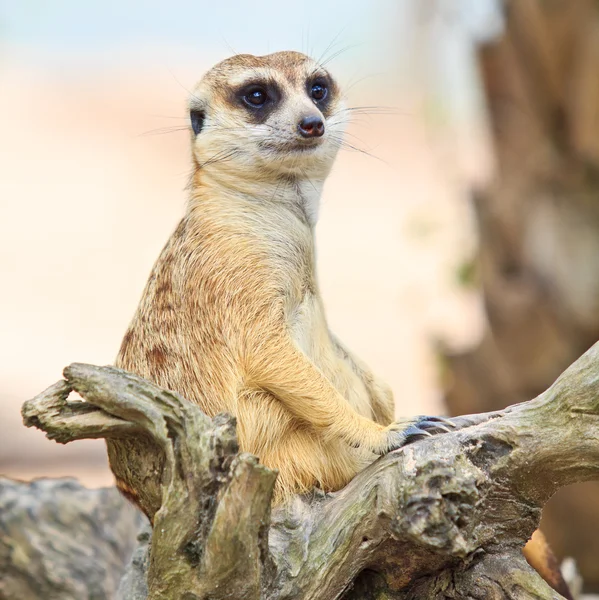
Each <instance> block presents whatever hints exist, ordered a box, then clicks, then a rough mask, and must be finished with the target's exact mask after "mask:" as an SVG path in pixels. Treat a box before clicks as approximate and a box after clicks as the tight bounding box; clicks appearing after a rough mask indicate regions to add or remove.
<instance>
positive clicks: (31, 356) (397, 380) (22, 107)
mask: <svg viewBox="0 0 599 600" xmlns="http://www.w3.org/2000/svg"><path fill="white" fill-rule="evenodd" d="M426 40H427V38H426V36H425V37H423V38H420V39H419V40H418V44H420V46H419V48H420V50H422V49H423V48H425V49H426V48H428V46H427V44H426ZM222 46H223V44H221V47H220V48H218V51H215V52H205V53H202V52H196V55H195V56H194V60H187V61H183V60H180V61H176V63H175V64H176V69H175V70H174V71H173V70H171V69H170V68H168V67H165V61H160V60H157V61H153V60H144V61H143V62H142V60H141V58H140V57H141V55H142V54H143V53H142V52H141V50H140V49H139V48H137V49H136V50H135V52H134V53H131V52H129V54H128V53H127V51H125V50H123V54H122V55H119V54H118V52H117V51H116V50H114V49H113V50H112V54H111V57H110V60H99V59H98V55H97V54H96V55H94V60H93V61H91V59H90V61H87V60H84V58H85V57H84V56H78V55H77V54H76V53H75V54H69V60H63V59H57V58H48V57H44V56H43V53H41V54H40V49H39V48H38V49H37V50H36V51H35V52H33V53H32V52H31V51H30V49H29V48H28V47H27V46H26V45H25V46H18V45H15V46H14V47H11V48H9V49H10V50H11V51H9V52H8V51H5V52H4V53H3V54H2V55H1V56H2V61H1V63H0V90H1V93H0V281H1V282H2V284H1V288H0V289H1V295H0V341H1V343H0V473H3V474H6V475H10V476H18V477H23V478H30V477H34V476H38V475H52V476H57V475H67V474H71V475H76V476H78V477H80V478H81V479H82V480H83V481H84V482H85V483H87V484H89V485H100V484H106V483H110V481H111V477H110V473H109V471H108V469H107V466H106V459H105V452H104V449H103V443H102V442H78V443H76V444H72V445H69V446H59V445H57V444H55V443H53V442H49V441H46V440H45V439H44V437H43V435H42V434H41V433H40V432H37V431H32V430H27V429H25V428H24V427H23V426H22V425H21V418H20V414H19V409H20V405H21V404H22V402H23V401H24V400H26V399H28V398H30V397H32V396H34V395H35V394H37V393H39V392H40V391H41V390H43V389H44V388H46V387H47V386H49V385H50V384H52V383H54V382H55V381H56V380H58V379H59V378H60V376H61V371H62V369H63V367H64V366H66V365H67V364H69V363H70V362H75V361H76V362H89V363H95V364H109V363H111V362H112V360H113V359H114V357H115V355H116V352H117V350H118V347H119V345H120V340H121V338H122V335H123V333H124V331H125V329H126V327H127V325H128V322H129V320H130V318H131V316H132V314H133V312H134V310H135V307H136V305H137V302H138V300H139V297H140V294H141V291H142V288H143V286H144V284H145V281H146V279H147V277H148V274H149V271H150V269H151V266H152V264H153V262H154V260H155V259H156V257H157V256H158V253H159V251H160V249H161V248H162V246H163V245H164V243H165V242H166V240H167V238H168V236H169V235H170V233H171V231H172V230H173V229H174V227H175V225H176V223H177V222H178V219H179V218H180V216H181V215H182V213H183V210H184V205H185V201H186V194H185V191H184V186H185V184H186V180H187V176H188V172H189V164H190V163H189V158H188V135H187V133H186V132H184V131H169V132H168V133H159V132H157V131H156V130H159V131H162V130H163V129H164V128H173V127H175V128H176V127H181V126H183V125H184V124H185V123H186V121H185V110H184V107H185V102H186V97H187V91H186V89H188V88H189V87H190V86H191V85H192V84H193V82H194V81H195V80H196V79H198V78H199V77H200V76H201V74H202V73H203V71H205V70H206V69H207V68H208V67H210V66H211V64H212V63H213V62H214V60H215V59H216V58H224V57H225V56H226V55H227V54H230V53H231V52H230V51H229V50H228V49H227V48H226V47H225V48H223V47H222ZM290 47H292V46H290ZM270 49H271V50H273V49H276V48H270ZM298 49H301V48H298ZM4 50H6V47H5V48H4ZM250 50H251V48H250ZM219 53H220V55H219ZM175 54H176V53H175ZM458 54H459V52H458ZM181 55H182V54H181V53H179V54H178V55H177V56H181ZM198 55H199V56H198ZM150 56H151V57H156V56H162V57H164V56H169V57H170V58H169V60H170V61H171V64H172V63H173V62H175V59H173V58H172V57H173V56H174V54H173V51H172V48H171V49H170V50H168V51H165V52H160V51H159V50H157V49H156V48H153V49H152V53H151V54H150ZM456 56H457V55H456ZM418 57H419V60H420V61H424V62H422V63H421V64H422V65H425V66H426V60H425V59H426V54H424V55H423V53H422V52H419V53H418ZM428 58H429V59H430V56H429V57H428ZM348 60H349V61H350V62H351V59H348ZM142 64H143V67H142V66H141V65H142ZM329 66H330V68H331V70H332V71H333V72H334V73H335V72H336V71H335V68H336V67H335V63H332V64H331V65H329ZM429 66H430V65H429ZM396 67H397V65H395V63H394V64H392V65H389V69H395V68H396ZM339 70H340V71H341V72H342V73H344V74H346V73H347V72H349V71H348V69H347V62H346V63H345V64H344V63H343V60H341V64H340V66H339ZM367 70H368V67H367ZM397 72H398V71H397ZM344 76H345V75H344ZM347 79H348V77H345V80H342V83H344V82H346V81H347ZM430 81H431V79H430V78H428V79H427V78H425V79H424V80H417V79H416V80H414V79H413V80H411V81H408V80H406V79H404V80H403V81H402V82H400V80H399V79H393V78H391V81H390V80H389V78H387V79H386V80H385V84H384V85H383V84H380V83H376V82H375V83H372V82H369V83H367V84H366V85H356V86H355V87H354V88H352V91H351V92H350V103H352V104H369V105H370V104H384V105H391V106H394V107H396V108H397V113H398V114H395V115H394V116H375V117H368V118H361V119H360V120H359V122H357V123H354V124H353V125H352V127H351V129H350V133H351V134H353V135H355V136H357V141H356V138H354V139H353V140H352V143H357V144H358V145H359V146H360V148H362V149H365V150H367V151H370V152H372V153H373V154H375V155H376V157H377V158H372V157H370V156H366V155H364V154H362V153H356V152H354V153H352V152H341V154H340V156H339V158H338V162H337V164H336V167H335V169H334V172H333V174H332V175H331V177H330V180H329V182H328V184H327V186H326V187H325V192H324V198H323V205H322V213H321V220H320V222H319V225H318V228H317V236H318V242H317V243H318V262H319V265H318V266H319V274H320V279H321V286H322V290H323V294H324V299H325V303H326V307H327V310H328V315H329V320H330V323H331V326H332V328H333V330H334V331H335V332H336V333H337V334H338V335H339V336H340V337H341V339H343V340H344V341H345V342H346V343H347V344H348V345H349V346H350V347H351V348H352V349H353V350H354V351H356V353H358V354H359V355H360V356H362V357H363V358H364V359H365V360H366V361H367V362H368V363H369V364H370V365H371V366H372V367H373V369H375V370H376V371H377V372H378V373H379V374H381V375H382V376H383V377H384V378H386V379H387V381H389V383H390V384H391V385H392V387H393V389H394V391H395V395H396V399H397V402H396V411H397V413H398V414H404V415H405V414H417V413H441V412H443V407H442V403H441V396H440V392H439V385H438V372H437V366H436V363H435V358H434V352H433V349H432V343H433V342H434V341H435V340H439V339H442V340H444V341H445V343H448V344H452V345H454V346H464V345H467V344H470V343H472V342H473V341H475V340H476V339H477V336H478V335H479V333H480V330H481V324H482V318H483V317H482V311H481V308H480V300H479V298H478V296H477V295H476V293H474V292H473V291H471V290H468V289H464V288H463V287H461V286H460V284H459V276H458V273H459V270H460V267H461V265H462V264H463V263H464V262H465V261H467V260H468V258H469V257H470V255H471V253H472V250H473V248H474V244H475V241H476V240H475V239H474V235H473V223H472V214H471V211H470V207H469V202H468V200H469V189H470V186H471V185H473V183H475V182H480V181H481V180H484V178H485V177H486V176H488V173H489V170H490V162H491V161H490V159H489V150H488V147H487V146H486V144H485V136H484V130H482V129H481V127H480V115H479V116H478V117H476V116H475V117H472V118H468V119H467V123H465V122H464V121H463V120H462V121H460V119H459V118H458V119H457V120H455V119H454V121H453V123H452V121H451V119H449V120H448V119H444V118H441V117H443V114H444V113H443V111H444V104H443V101H444V99H446V98H445V97H444V96H443V95H442V94H439V92H438V90H437V93H436V94H435V91H434V90H432V91H431V89H430V87H427V85H428V83H430ZM427 82H428V83H427ZM400 84H401V85H400ZM458 112H459V111H458ZM439 115H441V117H439ZM460 118H461V117H460ZM477 119H478V120H477ZM465 125H466V126H465Z"/></svg>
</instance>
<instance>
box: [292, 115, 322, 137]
mask: <svg viewBox="0 0 599 600" xmlns="http://www.w3.org/2000/svg"><path fill="white" fill-rule="evenodd" d="M297 129H298V131H299V132H300V135H301V136H302V137H305V138H311V137H321V136H322V135H323V134H324V123H323V122H322V119H321V118H320V117H316V116H313V115H312V116H310V117H304V118H303V119H302V120H301V121H300V122H299V124H298V126H297Z"/></svg>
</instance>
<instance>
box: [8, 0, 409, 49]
mask: <svg viewBox="0 0 599 600" xmlns="http://www.w3.org/2000/svg"><path fill="white" fill-rule="evenodd" d="M409 4H410V0H399V2H398V1H397V0H377V1H376V2H366V1H363V0H354V1H348V0H295V1H293V2H283V1H281V0H261V1H260V2H245V1H243V2H242V1H231V0H220V1H219V0H215V1H212V0H211V1H208V0H195V1H193V0H171V1H165V0H144V1H141V0H129V1H126V0H84V1H82V0H52V1H49V0H45V1H44V0H0V31H1V32H2V37H3V38H4V40H3V42H4V44H5V45H8V46H9V47H11V46H16V47H26V48H28V50H29V51H30V52H33V53H37V52H39V53H41V54H46V53H50V54H54V55H58V54H66V55H68V54H69V53H73V52H74V51H75V52H82V53H84V54H101V53H102V52H104V51H106V50H108V51H112V50H114V49H115V48H117V47H125V48H127V47H131V46H133V45H136V44H141V45H154V46H155V45H162V46H180V47H186V48H189V47H195V48H197V49H198V50H201V51H205V50H206V49H210V50H214V51H219V50H220V51H221V52H223V53H225V54H230V48H229V47H228V45H230V46H231V47H232V48H234V49H235V50H236V51H240V52H241V51H250V52H254V53H266V52H269V51H273V50H277V49H281V48H291V47H294V48H297V49H300V50H302V49H303V50H308V51H310V50H311V51H312V52H313V53H314V54H316V55H318V54H319V53H322V52H323V51H324V50H325V49H326V47H327V45H328V44H329V43H330V42H331V41H332V40H333V38H335V36H338V42H339V46H340V47H343V46H345V45H347V44H353V43H360V44H361V45H363V46H365V47H366V50H367V51H368V46H371V45H375V46H376V45H377V44H376V41H377V40H380V38H387V34H386V32H385V31H384V30H385V28H386V27H387V26H393V27H395V28H396V31H397V30H398V29H400V28H401V23H402V22H405V19H403V18H402V13H403V12H405V10H404V9H403V8H402V7H408V5H409ZM394 37H395V36H394Z"/></svg>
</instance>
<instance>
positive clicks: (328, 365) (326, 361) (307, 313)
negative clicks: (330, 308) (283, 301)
mask: <svg viewBox="0 0 599 600" xmlns="http://www.w3.org/2000/svg"><path fill="white" fill-rule="evenodd" d="M290 328H291V332H292V336H293V339H294V341H295V343H296V344H297V346H298V347H299V348H300V349H301V350H302V351H303V352H304V353H305V354H306V355H307V356H308V357H309V358H310V359H311V360H312V362H313V363H314V364H315V365H316V366H317V367H318V368H319V369H320V371H321V372H322V374H323V375H324V376H325V377H326V378H327V379H328V380H329V381H330V382H331V383H332V384H333V386H334V387H335V388H336V389H337V390H338V391H339V393H340V394H341V395H342V396H343V397H344V398H345V399H346V400H347V402H348V403H349V404H350V405H351V406H352V408H353V409H354V410H355V411H356V412H358V413H359V414H360V415H362V416H364V417H368V418H370V419H371V418H372V409H371V400H370V397H369V394H368V391H367V389H366V386H365V385H364V383H363V382H362V380H361V379H360V377H359V376H358V374H357V373H356V372H355V371H354V370H353V368H352V365H351V363H349V362H348V361H345V360H343V358H342V357H340V356H339V353H338V352H337V351H336V349H335V345H334V343H333V341H332V340H331V336H330V334H329V329H328V326H327V323H326V319H325V316H324V310H323V307H322V304H321V302H320V301H319V299H318V298H317V297H315V296H313V295H311V294H306V295H305V296H304V298H303V300H302V302H301V303H300V304H299V306H298V307H297V309H296V310H294V311H293V313H292V316H291V318H290Z"/></svg>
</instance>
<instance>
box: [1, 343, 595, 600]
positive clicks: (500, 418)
mask: <svg viewBox="0 0 599 600" xmlns="http://www.w3.org/2000/svg"><path fill="white" fill-rule="evenodd" d="M73 390H74V391H76V392H78V393H79V394H80V395H81V396H82V397H83V399H84V401H83V402H80V401H77V402H73V401H69V400H68V396H69V394H70V392H71V391H73ZM598 416H599V344H598V345H597V346H595V347H593V348H592V349H591V350H589V352H588V353H587V354H585V355H584V356H583V357H582V358H581V359H580V360H578V361H577V362H576V363H575V364H574V365H573V366H572V367H570V369H568V371H566V372H565V373H564V375H563V376H562V377H561V378H560V379H559V380H558V381H557V382H556V383H555V384H554V385H553V386H552V387H551V388H550V389H549V390H548V391H547V392H545V393H543V394H542V395H540V396H539V397H538V398H537V399H535V400H533V401H530V402H526V403H523V404H520V405H518V406H513V407H511V408H509V409H506V410H504V411H502V412H500V413H490V414H486V415H475V416H471V417H457V418H455V419H454V420H453V421H454V425H455V429H456V430H455V431H453V432H451V433H447V434H443V435H438V436H434V437H430V438H427V439H425V440H422V441H420V442H417V443H414V444H412V445H409V446H406V447H404V448H402V449H400V450H398V451H396V452H393V453H391V454H389V455H387V456H385V457H382V458H380V459H379V460H377V461H376V462H375V463H373V464H372V465H371V466H370V467H368V468H367V469H365V470H364V471H363V472H361V473H360V474H358V476H357V477H356V478H355V479H354V480H353V481H352V482H350V484H349V485H348V486H347V487H346V488H345V489H343V490H342V491H340V492H337V493H335V494H327V495H325V494H322V493H317V492H315V493H314V494H312V495H310V496H309V497H297V498H296V499H295V500H294V501H293V502H292V503H291V504H290V505H288V506H286V507H279V508H276V509H275V510H274V511H273V514H272V515H271V514H270V512H271V509H270V500H271V495H272V489H273V485H274V481H275V478H276V473H274V472H272V471H270V470H269V469H267V468H266V467H264V466H262V465H260V464H259V462H258V461H257V459H256V458H255V457H253V456H251V455H248V454H245V453H239V451H238V448H237V443H236V439H235V427H234V420H233V419H232V418H231V417H228V416H226V415H219V416H217V417H215V418H214V419H209V418H208V417H207V416H205V415H204V414H203V413H201V412H200V410H199V408H198V407H197V406H196V405H194V404H191V403H189V402H187V401H186V400H184V399H183V398H181V397H180V396H178V395H177V394H174V393H172V392H168V391H166V390H163V389H161V388H159V387H157V386H156V385H154V384H152V383H150V382H148V381H146V380H144V379H141V378H139V377H137V376H134V375H131V374H129V373H126V372H124V371H121V370H119V369H115V368H112V367H93V366H90V365H82V364H74V365H71V366H70V367H68V368H67V369H66V370H65V380H64V381H60V382H58V383H57V384H55V385H54V386H52V387H50V388H49V389H48V390H46V391H45V392H44V393H42V394H40V396H38V397H36V398H34V399H33V400H31V401H29V402H27V403H26V404H25V405H24V407H23V417H24V420H25V424H26V425H28V426H35V427H38V428H41V429H43V430H44V431H46V432H47V433H48V437H50V438H52V439H55V440H57V441H59V442H62V443H67V442H70V441H73V440H77V439H83V438H97V437H105V438H107V439H119V440H129V441H130V442H131V444H133V445H136V444H138V446H139V448H142V449H143V450H142V451H140V453H139V456H142V454H143V452H148V453H150V454H149V455H148V456H147V457H146V460H148V461H153V460H154V453H155V452H160V453H161V454H162V457H163V460H162V462H161V464H162V470H161V471H160V472H156V473H155V480H154V481H152V482H144V481H138V480H136V479H135V473H131V478H130V480H129V481H127V485H128V486H129V487H130V488H131V490H132V491H133V492H135V494H136V495H137V496H138V497H140V498H142V499H143V500H144V505H145V506H154V505H156V504H158V508H157V510H156V511H155V512H154V513H152V514H150V518H151V520H152V522H153V533H152V541H151V543H150V544H149V546H148V543H147V540H142V547H140V548H139V549H138V551H137V552H136V555H135V558H134V561H133V563H132V566H131V568H130V570H129V572H128V575H127V577H126V578H125V580H124V581H123V585H122V588H121V591H120V598H123V599H125V598H126V599H131V598H135V599H139V600H141V599H144V600H145V599H146V598H147V599H149V600H155V599H159V598H160V599H161V600H169V599H172V600H175V599H177V600H180V599H181V598H185V599H187V600H193V599H205V600H208V599H210V600H219V599H223V600H224V599H233V598H235V599H239V598H244V599H246V600H258V599H260V600H262V599H264V600H266V599H268V600H282V599H289V600H291V599H293V600H298V599H302V600H311V599H313V600H325V599H326V600H335V599H343V600H358V599H362V600H363V599H369V598H370V599H372V600H383V599H387V600H392V599H395V600H407V599H411V598H414V599H416V598H429V599H435V598H438V599H439V600H441V599H442V598H443V599H444V598H448V597H449V598H451V597H453V598H489V599H493V598H498V599H499V598H501V599H506V598H507V599H514V600H515V599H518V600H522V599H531V600H532V599H533V598H534V599H539V598H541V599H543V598H545V599H549V598H551V599H556V598H560V597H561V596H559V595H558V594H557V593H556V592H554V591H553V590H551V589H550V588H549V587H548V586H547V584H546V583H545V582H544V581H543V580H542V579H541V578H540V577H539V576H538V575H537V574H536V572H535V571H534V570H532V569H531V568H530V567H529V566H528V564H527V563H526V561H525V560H524V559H523V557H522V553H521V548H522V547H523V545H524V543H525V542H526V540H527V539H528V538H529V536H530V535H531V533H532V532H533V531H534V529H535V528H536V527H537V525H538V520H539V517H540V512H541V508H542V506H543V505H544V504H545V502H546V501H547V500H548V499H549V497H550V496H551V495H552V494H553V493H554V492H555V491H556V490H557V489H558V488H559V487H561V486H564V485H568V484H571V483H574V482H577V481H589V480H595V479H599V428H598V427H597V417H598ZM140 441H141V443H139V442H140ZM157 489H158V490H159V491H160V498H159V502H158V503H156V498H155V497H154V496H155V493H156V490H157ZM145 546H147V549H146V548H145ZM73 558H74V559H76V557H73ZM11 600H12V599H11Z"/></svg>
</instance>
